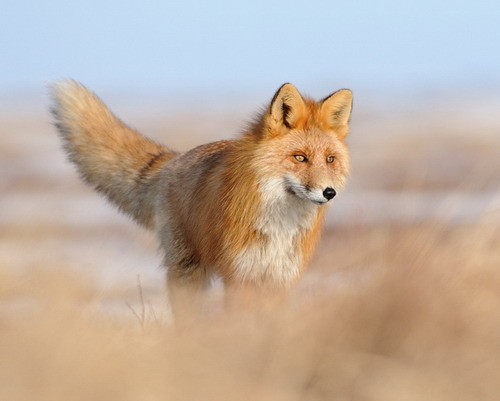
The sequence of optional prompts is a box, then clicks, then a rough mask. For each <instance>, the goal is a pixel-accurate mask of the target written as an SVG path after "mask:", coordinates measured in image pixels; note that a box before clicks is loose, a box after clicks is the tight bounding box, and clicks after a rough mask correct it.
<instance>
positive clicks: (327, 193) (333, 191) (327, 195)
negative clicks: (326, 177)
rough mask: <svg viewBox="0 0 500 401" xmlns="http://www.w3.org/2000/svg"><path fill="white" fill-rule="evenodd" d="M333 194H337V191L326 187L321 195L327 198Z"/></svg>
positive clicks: (330, 197)
mask: <svg viewBox="0 0 500 401" xmlns="http://www.w3.org/2000/svg"><path fill="white" fill-rule="evenodd" d="M335 195H337V192H335V190H334V189H333V188H330V187H328V188H326V189H325V190H324V191H323V196H324V197H325V198H326V199H328V200H330V199H333V197H334V196H335Z"/></svg>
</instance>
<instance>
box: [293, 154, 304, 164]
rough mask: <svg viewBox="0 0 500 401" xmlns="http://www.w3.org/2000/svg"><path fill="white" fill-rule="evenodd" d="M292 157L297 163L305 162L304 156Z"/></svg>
mask: <svg viewBox="0 0 500 401" xmlns="http://www.w3.org/2000/svg"><path fill="white" fill-rule="evenodd" d="M293 157H295V160H297V161H298V162H301V163H305V162H307V157H305V156H304V155H293Z"/></svg>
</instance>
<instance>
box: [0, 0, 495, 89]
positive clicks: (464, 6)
mask: <svg viewBox="0 0 500 401" xmlns="http://www.w3.org/2000/svg"><path fill="white" fill-rule="evenodd" d="M499 15H500V3H498V2H494V1H481V2H477V3H470V2H465V1H454V2H451V1H445V2H438V3H436V2H431V1H427V0H426V1H419V2H398V1H395V0H384V1H382V2H377V3H374V2H368V1H362V2H358V3H356V4H350V3H345V2H343V3H335V2H327V1H313V2H310V3H308V4H307V5H303V6H301V7H297V6H293V5H291V4H290V3H289V2H286V3H285V2H284V1H275V2H267V1H265V2H264V1H261V0H259V1H254V2H248V3H239V2H236V3H235V2H229V1H227V0H218V1H215V2H210V3H204V2H196V1H193V0H188V1H183V2H176V1H174V2H172V1H170V2H166V3H163V4H161V3H158V2H151V1H145V2H141V3H140V4H139V3H136V2H132V1H130V0H125V1H122V2H117V1H108V2H104V3H102V2H97V1H96V0H89V1H87V2H85V3H67V2H63V1H60V0H55V1H50V2H30V1H18V2H9V3H7V4H5V5H4V7H3V10H2V16H3V18H2V20H3V21H2V28H1V31H2V35H1V36H2V39H0V51H1V54H2V60H3V63H2V64H3V67H2V69H1V70H2V74H0V95H11V94H14V93H23V92H32V91H37V92H38V91H41V90H45V86H46V84H47V83H49V82H52V81H57V80H60V79H64V78H74V79H76V80H78V81H81V82H83V83H85V84H86V85H87V86H89V87H90V88H92V89H94V90H95V91H96V92H103V91H105V92H108V93H113V92H118V93H123V92H131V93H134V92H143V93H154V94H156V93H158V94H163V93H168V94H172V95H173V96H175V94H187V95H188V94H190V93H193V92H195V91H197V92H199V93H202V94H207V93H237V94H239V93H255V94H259V95H260V94H262V93H269V95H271V94H272V91H274V90H275V89H276V88H277V87H278V86H279V85H280V84H281V83H283V82H286V81H289V82H292V83H294V84H295V85H296V86H297V87H298V88H299V89H301V90H303V91H304V92H306V93H311V94H312V95H314V96H315V95H316V94H317V93H318V94H320V96H322V95H326V94H323V93H322V92H323V89H322V88H325V87H326V88H329V89H328V90H335V89H338V88H340V87H349V88H352V89H353V90H354V91H358V92H359V91H370V92H376V91H383V92H409V93H414V92H415V91H424V92H425V91H426V90H431V91H432V90H437V91H446V90H448V89H459V88H465V90H469V89H470V90H474V89H475V88H476V89H479V90H489V91H496V92H498V91H500V53H499V52H497V51H495V49H496V44H495V42H494V41H495V40H496V38H498V37H499V34H500V24H499V23H498V16H499Z"/></svg>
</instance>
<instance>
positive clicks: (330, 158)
mask: <svg viewBox="0 0 500 401" xmlns="http://www.w3.org/2000/svg"><path fill="white" fill-rule="evenodd" d="M334 160H335V156H328V157H327V158H326V162H327V163H333V161H334Z"/></svg>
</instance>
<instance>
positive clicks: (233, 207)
mask: <svg viewBox="0 0 500 401" xmlns="http://www.w3.org/2000/svg"><path fill="white" fill-rule="evenodd" d="M52 96H53V100H54V104H53V109H52V112H53V115H54V117H55V125H56V127H57V129H58V131H59V133H60V136H61V138H62V140H63V143H64V149H65V150H66V152H67V154H68V156H69V159H70V161H71V162H73V163H74V164H75V165H76V167H77V169H78V171H79V173H80V175H81V177H82V179H83V180H84V181H86V182H87V183H89V184H90V185H91V186H93V187H94V188H95V189H96V190H97V191H98V192H100V193H102V194H104V195H105V196H106V197H107V198H108V199H109V200H110V201H111V202H112V203H113V204H115V205H116V206H117V207H118V208H119V209H120V210H121V211H123V212H125V213H127V214H128V215H130V216H131V217H132V218H133V219H134V220H135V221H136V222H138V223H139V224H141V225H142V226H144V227H146V228H148V229H151V230H154V231H155V232H156V233H157V235H158V238H159V241H160V243H161V246H162V249H163V253H164V262H163V263H164V265H165V267H166V268H167V283H168V289H169V292H170V293H171V296H173V297H174V299H173V300H172V301H173V308H174V314H175V308H176V305H175V304H176V302H177V301H176V299H175V298H176V296H177V295H176V294H181V293H183V292H184V293H186V291H187V290H189V291H190V292H192V291H193V290H194V292H195V293H196V292H198V291H199V290H201V289H203V288H204V287H206V286H207V284H208V283H209V282H210V280H211V278H213V277H219V278H221V279H222V281H223V283H224V285H225V286H226V287H227V288H238V287H240V286H250V287H254V288H263V289H270V290H271V291H273V290H276V291H278V290H282V289H287V288H289V287H290V286H291V285H292V284H293V283H294V282H296V281H297V280H298V278H299V277H300V276H301V274H302V272H303V271H304V269H305V268H306V265H307V262H308V260H309V259H310V257H311V254H312V252H313V251H314V249H315V247H316V245H317V242H318V239H319V234H320V229H321V224H322V220H323V216H324V213H325V206H326V205H327V204H328V203H329V201H331V200H332V198H333V197H334V196H335V195H336V191H337V190H338V189H340V188H341V187H342V186H343V185H344V182H345V180H346V177H347V175H348V171H349V153H348V149H347V146H346V143H345V138H346V136H347V134H348V129H349V119H350V115H351V108H352V94H351V91H350V90H348V89H341V90H339V91H337V92H334V93H333V94H331V95H330V96H328V97H326V98H325V99H323V100H321V101H319V102H316V101H314V100H312V99H309V98H307V97H303V96H302V95H301V94H300V93H299V92H298V90H297V89H296V88H295V87H294V86H293V85H292V84H289V83H287V84H284V85H283V86H281V87H280V88H279V89H278V91H277V92H276V93H275V95H274V97H273V98H272V100H271V102H270V104H269V106H268V107H267V108H266V109H265V110H264V111H262V112H261V113H260V114H259V115H258V116H257V118H255V119H254V121H253V122H252V123H251V124H250V125H249V127H248V129H247V130H246V131H245V132H244V133H243V134H242V135H241V136H240V137H239V138H237V139H233V140H225V141H219V142H214V143H208V144H206V145H201V146H198V147H196V148H194V149H192V150H190V151H188V152H186V153H177V152H175V151H173V150H171V149H169V148H168V147H166V146H163V145H160V144H158V143H156V142H154V141H152V140H150V139H148V138H146V137H144V136H143V135H141V134H140V133H138V132H137V131H135V130H133V129H131V128H129V127H127V126H126V125H125V124H124V123H123V122H122V121H121V120H119V119H118V118H117V117H115V116H114V115H113V114H112V112H111V111H110V110H109V109H108V108H107V107H106V105H105V104H104V103H103V102H102V101H101V100H100V99H99V98H98V97H97V96H96V95H94V94H93V93H92V92H90V91H88V90H87V89H86V88H85V87H84V86H83V85H81V84H79V83H77V82H75V81H71V80H70V81H63V82H60V83H56V84H54V85H53V86H52ZM180 296H181V295H179V297H180Z"/></svg>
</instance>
